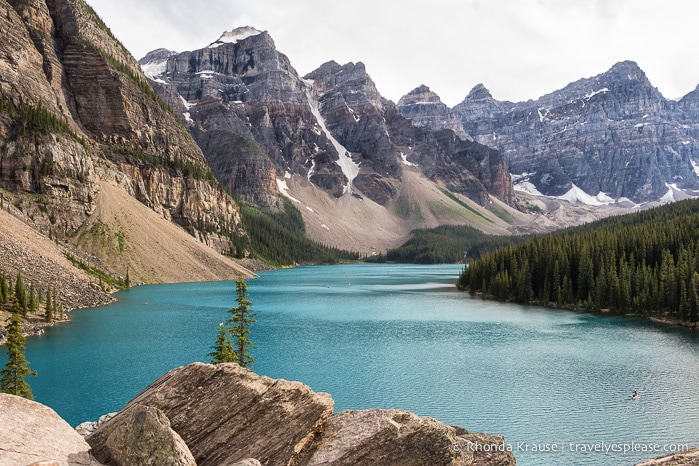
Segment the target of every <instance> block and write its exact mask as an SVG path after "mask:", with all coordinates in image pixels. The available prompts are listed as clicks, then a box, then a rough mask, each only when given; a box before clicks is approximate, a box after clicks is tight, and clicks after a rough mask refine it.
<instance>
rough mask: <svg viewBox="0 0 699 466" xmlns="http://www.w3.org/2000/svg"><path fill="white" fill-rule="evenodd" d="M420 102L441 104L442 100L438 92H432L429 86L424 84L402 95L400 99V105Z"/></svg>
mask: <svg viewBox="0 0 699 466" xmlns="http://www.w3.org/2000/svg"><path fill="white" fill-rule="evenodd" d="M418 103H421V104H423V103H430V104H433V103H438V104H441V103H442V100H441V99H440V98H439V96H438V95H437V94H435V93H434V92H432V91H431V90H430V88H429V87H427V86H425V85H424V84H423V85H421V86H419V87H416V88H415V89H413V90H412V91H410V92H408V93H407V94H406V95H404V96H403V97H401V99H400V100H399V101H398V106H399V107H401V106H407V105H415V104H418Z"/></svg>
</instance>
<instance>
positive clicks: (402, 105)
mask: <svg viewBox="0 0 699 466" xmlns="http://www.w3.org/2000/svg"><path fill="white" fill-rule="evenodd" d="M398 110H399V111H400V113H401V115H403V116H404V117H405V118H407V119H409V120H410V121H412V123H413V124H414V125H416V126H422V127H427V128H431V129H433V130H436V131H438V130H440V129H450V130H452V131H454V133H456V135H457V136H459V137H460V138H461V139H463V140H466V141H469V140H472V139H473V138H471V136H469V135H468V133H466V131H465V130H464V126H463V125H462V124H461V119H460V118H459V116H458V115H456V114H454V113H452V111H451V109H449V107H447V105H446V104H444V103H443V102H442V100H441V99H440V98H439V96H438V95H437V94H435V93H434V92H432V91H431V90H430V88H429V87H427V86H425V85H424V84H423V85H421V86H419V87H417V88H415V89H413V90H412V91H410V92H409V93H407V94H406V95H404V96H403V97H401V99H400V100H399V101H398Z"/></svg>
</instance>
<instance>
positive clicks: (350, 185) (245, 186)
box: [140, 28, 512, 206]
mask: <svg viewBox="0 0 699 466" xmlns="http://www.w3.org/2000/svg"><path fill="white" fill-rule="evenodd" d="M140 63H141V64H142V66H143V67H144V69H146V70H148V71H149V73H152V78H154V85H155V86H156V88H157V89H158V91H159V93H160V95H161V96H162V97H163V98H164V99H165V100H167V101H168V103H170V105H171V106H173V108H176V109H178V111H180V112H181V113H182V114H183V115H184V116H185V120H186V121H187V122H188V125H190V128H191V131H192V133H193V134H194V135H195V138H196V139H197V141H198V142H199V144H200V145H201V147H202V148H203V150H204V153H205V155H206V157H207V159H208V160H209V162H210V163H211V164H212V168H213V169H214V171H215V173H216V174H217V176H218V177H219V179H221V180H222V181H223V182H224V183H225V184H226V185H228V186H229V187H230V188H231V189H233V191H234V192H235V193H236V194H237V195H239V196H240V197H241V198H242V199H244V200H248V201H251V202H255V203H257V204H258V205H263V206H269V205H270V204H273V203H274V200H275V198H276V196H278V195H279V191H278V189H277V185H275V183H274V180H275V178H277V179H278V178H282V177H283V176H293V175H298V176H300V177H303V178H305V179H307V180H308V181H309V182H310V183H311V184H313V185H314V186H316V187H318V188H320V189H322V190H324V191H325V192H326V193H328V194H329V195H330V196H332V197H334V198H340V197H342V196H345V195H355V196H359V197H366V198H369V199H371V200H372V201H374V202H376V203H377V204H379V205H382V206H383V205H387V204H389V203H390V201H392V200H394V199H395V198H396V197H397V195H398V193H399V191H400V187H401V185H402V183H404V182H405V180H404V178H403V176H402V175H403V167H405V166H406V165H408V164H409V165H408V166H412V167H414V168H415V169H416V170H418V171H420V170H422V168H421V167H420V166H419V165H416V164H415V163H413V162H412V159H413V158H424V159H430V160H431V162H430V163H428V164H427V165H428V166H435V165H444V164H443V163H442V161H443V160H448V161H449V163H448V164H447V165H448V166H449V167H450V168H449V173H446V172H445V170H436V171H430V172H425V173H424V174H425V176H427V177H429V178H430V179H432V180H433V181H435V182H444V181H448V183H449V189H453V190H454V191H455V192H458V193H461V194H464V195H466V196H468V197H471V198H472V199H474V200H477V201H478V202H480V203H484V202H486V201H487V196H488V195H493V196H495V197H499V198H501V199H502V200H504V201H505V202H511V201H512V196H511V194H512V193H511V189H509V190H508V189H507V188H504V189H503V188H502V186H505V185H507V184H511V182H510V179H509V174H508V173H507V171H506V168H505V164H504V160H503V159H502V158H501V157H499V156H498V157H496V156H495V155H494V154H493V156H492V157H491V158H490V162H492V163H482V162H483V160H482V158H481V159H479V155H481V153H482V151H481V150H480V148H476V147H475V146H473V145H463V146H460V145H458V144H451V145H448V146H447V147H445V148H434V147H432V146H431V144H432V143H433V142H434V138H435V137H436V136H434V135H433V134H432V133H435V130H434V129H433V128H431V127H430V128H427V127H425V128H422V129H421V131H416V132H415V133H413V134H411V135H410V136H408V137H406V138H401V139H397V138H396V135H394V130H395V131H401V132H405V129H403V128H402V126H404V122H397V121H396V120H397V119H402V117H401V115H400V113H399V112H398V111H397V107H396V105H395V104H394V103H392V102H390V101H387V100H386V99H384V98H382V97H381V95H380V94H379V92H378V90H377V89H376V86H375V85H374V83H373V81H372V80H371V78H370V76H369V75H368V73H367V71H366V69H365V66H364V64H362V63H347V64H345V65H339V64H338V63H336V62H334V61H330V62H328V63H325V64H323V65H321V66H320V67H319V68H318V69H316V70H315V71H313V72H311V73H309V74H307V75H306V76H304V77H303V78H301V77H300V76H299V75H298V74H297V72H296V70H295V69H294V68H293V67H292V66H291V63H290V62H289V60H288V58H287V57H286V56H285V55H283V54H281V53H280V52H278V51H277V50H276V48H275V45H274V42H273V41H272V38H271V37H270V36H269V34H268V33H266V32H260V31H255V30H254V29H251V28H239V29H236V30H234V31H231V32H230V33H226V34H224V35H223V36H222V37H221V38H220V39H219V40H218V41H216V42H214V43H213V44H211V45H210V46H209V47H206V48H204V49H200V50H195V51H192V52H184V53H180V54H172V53H171V52H168V51H164V50H157V51H154V52H151V53H150V54H148V55H147V56H146V57H144V58H143V59H141V61H140ZM389 119H390V121H389ZM452 120H453V118H452ZM406 121H407V120H406ZM391 122H393V123H394V126H392V125H391ZM453 122H454V124H455V125H456V126H455V127H454V128H450V129H448V131H451V130H452V129H456V130H457V133H458V134H457V139H458V136H463V134H462V133H463V131H460V130H459V128H458V125H459V121H458V120H454V121H453ZM407 127H410V125H407ZM241 138H242V140H244V141H245V142H244V144H243V145H244V146H247V147H248V148H250V149H254V150H243V151H241V150H237V149H236V147H235V144H233V141H236V140H238V141H240V140H241ZM411 138H412V139H411ZM253 142H254V143H256V144H257V148H259V149H261V150H257V148H255V146H254V144H253ZM476 146H479V145H476ZM493 152H494V153H495V152H496V151H493ZM263 154H264V155H266V158H267V160H265V157H263V156H262V155H263ZM435 154H436V155H435ZM435 157H436V158H435ZM475 168H477V170H474V169H475ZM239 172H242V175H241V174H239ZM456 172H459V173H456ZM461 180H466V183H465V184H464V185H462V184H460V181H461Z"/></svg>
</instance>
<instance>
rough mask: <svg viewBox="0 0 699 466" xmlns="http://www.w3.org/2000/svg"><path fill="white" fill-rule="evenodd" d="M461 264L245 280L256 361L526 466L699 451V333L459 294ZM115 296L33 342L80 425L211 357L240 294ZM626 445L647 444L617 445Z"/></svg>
mask: <svg viewBox="0 0 699 466" xmlns="http://www.w3.org/2000/svg"><path fill="white" fill-rule="evenodd" d="M460 270H461V268H460V267H459V266H415V265H343V266H317V267H299V268H295V269H288V270H278V271H272V272H264V273H262V274H261V275H262V277H261V278H259V279H254V280H249V281H248V292H249V297H250V299H251V300H252V302H253V310H255V311H257V312H258V313H259V315H258V318H257V320H258V321H257V323H255V324H253V327H252V340H253V343H255V344H256V345H258V347H259V348H258V349H256V350H254V352H253V356H254V357H255V358H256V362H255V364H254V367H253V368H254V370H255V371H256V372H258V373H260V374H264V375H268V376H271V377H274V378H285V379H288V380H300V381H302V382H304V383H306V384H308V385H310V386H311V387H312V388H313V389H314V390H316V391H325V392H328V393H330V394H332V396H333V398H334V399H335V406H336V410H344V409H363V408H369V407H379V408H400V409H406V410H410V411H414V412H416V413H418V414H420V415H425V416H431V417H434V418H436V419H439V420H441V421H443V422H446V423H449V424H458V425H460V426H463V427H465V428H466V429H468V430H472V431H482V432H489V433H497V434H502V435H504V436H505V437H506V438H507V440H508V442H509V443H510V445H511V446H512V448H513V449H514V453H515V455H516V457H517V463H518V464H519V465H525V466H526V465H549V464H581V465H609V464H615V465H616V464H619V465H623V464H634V463H635V462H637V461H640V460H643V459H650V458H653V457H656V456H660V455H662V454H664V453H665V452H664V451H661V450H655V451H648V450H649V448H653V449H656V448H659V449H662V448H667V449H673V448H675V445H677V444H689V445H691V446H699V370H698V369H699V338H698V336H697V334H696V333H693V332H691V331H686V330H682V329H676V328H671V327H667V326H661V325H655V324H651V323H647V322H643V321H639V320H636V319H631V318H619V317H610V316H601V315H592V314H583V313H574V312H568V311H556V310H551V309H543V308H537V307H525V306H519V305H513V304H504V303H496V302H488V301H482V300H480V299H477V298H471V297H469V296H468V295H467V294H465V293H461V292H458V291H456V289H455V287H454V283H455V281H456V278H457V275H458V273H459V271H460ZM117 296H118V298H119V302H118V303H115V304H113V305H109V306H104V307H101V308H97V309H91V310H80V311H74V312H73V313H72V315H73V319H74V321H73V322H72V323H69V324H64V325H59V326H56V327H53V328H50V329H48V331H47V332H46V334H45V335H44V336H41V337H36V338H30V339H28V344H27V358H28V359H29V361H30V363H31V368H32V369H35V370H37V371H38V373H39V375H38V376H37V377H34V378H31V379H30V382H31V384H32V388H33V390H34V394H35V397H36V399H37V400H38V401H40V402H42V403H45V404H47V405H49V406H51V407H52V408H54V409H55V410H56V411H57V412H58V413H59V414H60V415H61V416H63V417H64V418H65V419H66V420H67V421H68V422H69V423H71V424H72V425H76V424H78V423H80V422H82V421H85V420H94V419H96V418H97V417H99V416H100V415H101V414H104V413H107V412H110V411H116V410H118V409H120V408H121V407H122V406H123V405H124V404H125V403H126V402H127V401H128V400H130V399H131V398H132V397H133V396H134V395H136V394H137V393H138V392H139V391H140V390H142V389H143V388H145V387H146V386H147V385H148V384H149V383H150V382H152V381H154V380H155V379H156V378H157V377H159V376H160V375H162V374H163V373H165V372H167V371H168V370H170V369H172V368H174V367H177V366H180V365H184V364H188V363H190V362H193V361H209V359H210V358H209V357H208V356H207V354H208V353H209V352H210V351H211V349H210V346H211V345H212V344H213V342H214V340H215V338H216V334H217V331H218V323H219V322H220V321H222V320H225V319H226V317H227V310H228V309H229V308H230V307H231V306H233V305H235V286H234V282H217V283H193V284H177V285H157V286H143V287H138V288H134V289H131V290H128V291H125V292H122V293H119V294H118V295H117ZM5 360H6V356H5V354H4V352H3V354H0V362H1V363H2V364H4V362H5ZM634 389H635V390H638V391H639V392H640V394H641V396H640V398H639V399H638V400H636V401H632V400H631V399H630V393H631V391H632V390H634ZM648 444H651V445H650V446H649V445H648ZM624 448H626V449H631V450H636V451H629V452H627V453H626V454H623V452H613V450H623V449H624ZM534 449H549V450H553V449H555V450H557V451H555V452H552V451H549V452H535V451H531V450H534ZM591 449H597V450H600V449H611V450H612V451H610V452H609V453H608V454H607V453H604V452H599V451H597V452H590V451H589V450H591ZM526 450H528V451H526ZM574 450H577V451H574ZM585 450H588V451H585ZM644 450H645V451H644Z"/></svg>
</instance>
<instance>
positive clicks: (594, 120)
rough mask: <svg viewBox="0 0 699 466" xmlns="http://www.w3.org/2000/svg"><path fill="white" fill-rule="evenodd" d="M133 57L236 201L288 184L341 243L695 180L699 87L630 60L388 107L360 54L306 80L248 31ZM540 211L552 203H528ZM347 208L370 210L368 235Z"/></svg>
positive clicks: (316, 222) (609, 205)
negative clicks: (560, 82) (529, 83)
mask: <svg viewBox="0 0 699 466" xmlns="http://www.w3.org/2000/svg"><path fill="white" fill-rule="evenodd" d="M139 63H141V65H142V67H143V68H144V70H145V71H146V74H147V75H149V77H151V79H152V80H153V83H154V86H155V88H156V90H157V91H158V93H159V95H160V96H161V97H162V98H163V99H164V100H165V101H167V102H168V104H169V105H171V106H172V107H173V108H175V109H176V112H177V113H178V114H181V115H183V119H184V121H185V122H186V124H187V125H188V127H189V128H190V131H191V133H192V134H193V135H194V137H195V139H196V140H197V142H198V143H199V145H200V147H202V150H203V152H204V154H205V156H206V157H207V160H208V161H209V163H210V165H211V167H212V169H213V171H214V173H215V174H216V176H217V177H218V178H219V179H220V180H221V181H222V182H223V183H224V184H226V185H227V186H228V187H229V188H231V189H232V191H233V192H234V193H235V194H236V195H237V196H238V197H239V198H240V199H242V200H245V201H249V202H253V203H256V204H258V205H262V206H266V207H271V206H273V205H274V204H275V202H278V201H277V199H278V195H279V194H280V193H283V194H285V195H287V196H289V197H290V198H291V199H293V200H294V202H296V204H297V206H298V207H299V208H300V209H301V211H302V212H303V214H304V218H305V220H306V222H307V223H308V225H309V233H310V235H311V236H312V237H314V238H315V239H317V240H318V241H321V242H327V243H330V244H337V245H339V246H342V247H349V248H352V247H355V248H356V247H357V246H358V245H367V244H372V245H373V247H374V248H376V249H381V246H382V245H383V246H385V245H386V244H390V243H395V242H396V241H398V239H399V238H405V237H406V235H407V234H408V232H409V231H410V230H412V229H414V228H418V227H431V226H436V225H437V224H449V223H466V224H471V225H474V226H476V227H478V228H481V229H485V230H487V231H489V232H496V233H503V232H504V233H507V232H509V233H513V232H519V231H528V230H532V229H533V230H537V229H538V230H540V229H542V228H543V229H547V228H549V229H550V228H553V227H560V226H564V225H565V224H568V223H579V222H581V221H587V220H589V219H591V218H594V217H596V216H605V215H609V214H614V213H619V212H620V211H625V209H635V208H639V207H642V206H646V205H656V204H659V203H665V202H670V201H673V200H679V199H684V198H687V197H693V196H695V195H696V194H697V192H699V191H697V190H699V180H698V179H697V170H695V165H696V164H695V161H694V160H695V157H696V154H697V153H698V152H697V148H698V147H699V146H697V139H696V135H697V134H698V133H697V128H698V126H697V125H699V120H697V110H696V107H697V104H696V99H697V95H698V94H697V92H698V91H694V92H692V93H690V94H688V95H687V96H685V97H684V98H682V99H681V100H679V101H671V100H668V99H665V98H664V97H663V96H662V94H660V92H659V91H658V90H657V89H656V88H654V87H653V86H652V85H651V83H650V82H649V81H648V79H647V77H646V76H645V74H644V73H643V71H642V70H641V69H640V68H639V67H638V65H636V64H635V63H634V62H630V61H626V62H621V63H617V64H616V65H614V66H613V67H612V68H611V69H610V70H609V71H607V72H605V73H602V74H600V75H598V76H595V77H592V78H586V79H581V80H579V81H577V82H574V83H571V84H570V85H568V86H566V87H565V88H564V89H561V90H558V91H554V92H552V93H550V94H548V95H545V96H543V97H541V98H539V99H537V100H536V101H531V100H530V101H527V102H519V103H512V102H501V101H497V100H495V99H494V98H493V97H492V96H491V94H490V93H489V91H488V90H487V89H486V88H485V87H484V86H483V85H478V86H476V87H474V88H473V89H472V90H471V92H470V93H468V95H467V97H466V98H465V99H464V101H463V102H461V103H459V104H458V105H456V106H455V107H453V108H449V107H448V106H446V105H445V104H444V103H442V102H441V100H440V98H439V96H438V95H437V94H435V93H433V92H432V91H430V89H429V88H428V87H427V86H425V85H421V86H419V87H417V88H416V89H415V90H413V91H412V92H410V93H408V94H407V95H406V96H404V97H403V98H401V99H400V100H399V102H398V103H397V104H394V103H393V102H391V101H389V100H387V99H385V98H383V97H382V96H381V95H380V93H379V91H378V90H377V89H376V86H375V85H374V83H373V81H372V80H371V78H370V76H369V75H368V73H367V71H366V69H365V67H364V65H363V64H362V63H347V64H345V65H340V64H338V63H336V62H332V61H331V62H328V63H325V64H323V65H321V66H320V67H319V68H318V69H316V70H315V71H313V72H311V73H309V74H308V75H306V76H303V77H302V76H299V75H298V73H297V72H296V70H295V69H294V68H293V67H292V66H291V64H290V62H289V60H288V58H287V57H286V56H285V55H283V54H282V53H280V52H279V51H277V50H276V48H275V45H274V42H273V40H272V38H271V37H270V36H269V34H268V33H266V32H262V31H258V30H255V29H253V28H250V27H242V28H238V29H236V30H233V31H230V32H226V33H224V34H223V35H222V36H221V37H220V38H219V39H218V40H217V41H214V42H213V43H212V44H211V45H209V46H208V47H205V48H203V49H199V50H195V51H191V52H183V53H176V52H171V51H168V50H165V49H159V50H156V51H153V52H151V53H149V54H147V55H146V57H144V58H142V59H141V60H140V61H139ZM492 149H496V150H497V152H493V151H492ZM275 181H276V183H275ZM434 188H436V189H437V191H434ZM515 191H517V192H518V194H519V196H517V197H516V196H515ZM428 193H429V194H428ZM455 196H456V198H455ZM428 198H429V200H428V201H427V202H426V201H425V200H426V199H428ZM357 199H358V200H361V201H362V202H356V200H357ZM455 199H456V202H454V200H455ZM552 201H561V202H559V203H555V202H554V203H552ZM435 203H438V205H440V206H447V207H446V209H440V208H437V207H436V204H435ZM464 203H466V204H467V205H468V207H469V208H470V209H473V210H476V211H477V212H478V213H479V214H480V215H481V217H478V216H475V217H474V215H473V214H472V212H467V210H464V209H463V204H464ZM348 205H351V208H348ZM561 206H562V207H563V210H565V211H566V213H565V214H561V212H559V210H560V209H559V207H561ZM586 206H589V207H591V208H590V209H587V208H586ZM445 210H448V211H449V212H448V213H447V214H445ZM539 210H541V211H544V212H549V213H550V212H554V213H553V214H552V215H548V216H547V217H546V218H543V219H542V218H539V219H537V220H536V221H534V222H532V221H531V215H525V216H522V215H521V213H522V212H532V211H539ZM338 212H339V215H338V214H337V213H338ZM469 214H470V215H469ZM493 214H495V215H493ZM347 217H350V218H352V219H367V218H368V219H371V226H372V227H371V229H370V233H371V235H370V236H369V237H366V233H367V230H368V228H367V227H368V223H367V222H365V221H358V222H356V223H352V222H351V221H350V222H347V221H346V219H347ZM483 218H487V221H484V220H483ZM503 218H507V221H506V222H505V223H501V222H499V220H502V219H503ZM489 221H490V222H489ZM533 224H536V225H537V226H532V225H533ZM338 230H340V232H338ZM338 233H339V235H338ZM391 233H393V235H392V234H391ZM396 233H398V234H397V235H396ZM386 235H388V236H386ZM339 237H340V238H341V237H344V238H348V237H350V238H355V239H357V240H358V241H355V242H352V241H344V240H339V241H338V238H339ZM380 238H386V239H387V242H382V241H380Z"/></svg>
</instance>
